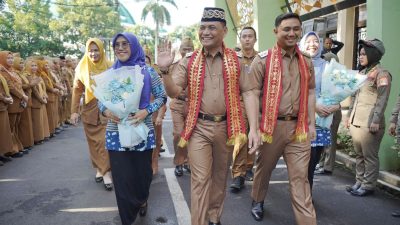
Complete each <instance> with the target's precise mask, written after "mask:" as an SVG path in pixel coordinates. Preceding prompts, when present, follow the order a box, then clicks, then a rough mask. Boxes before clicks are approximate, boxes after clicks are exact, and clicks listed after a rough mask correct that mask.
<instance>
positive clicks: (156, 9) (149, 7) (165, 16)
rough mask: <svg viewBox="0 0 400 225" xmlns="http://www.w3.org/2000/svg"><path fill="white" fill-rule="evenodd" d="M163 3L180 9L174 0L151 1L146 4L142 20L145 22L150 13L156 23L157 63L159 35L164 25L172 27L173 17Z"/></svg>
mask: <svg viewBox="0 0 400 225" xmlns="http://www.w3.org/2000/svg"><path fill="white" fill-rule="evenodd" d="M163 3H168V4H171V5H173V6H175V8H177V9H178V6H176V4H175V1H174V0H151V1H150V2H148V3H147V4H146V6H145V7H144V8H143V11H142V20H143V21H145V20H146V18H147V15H148V14H149V13H151V14H152V17H153V20H154V21H155V23H156V29H155V31H154V32H155V35H154V36H155V54H154V56H155V61H156V60H157V46H158V33H159V31H160V27H162V26H163V25H164V24H167V25H171V15H170V14H169V12H168V10H167V8H166V7H165V6H164V4H163Z"/></svg>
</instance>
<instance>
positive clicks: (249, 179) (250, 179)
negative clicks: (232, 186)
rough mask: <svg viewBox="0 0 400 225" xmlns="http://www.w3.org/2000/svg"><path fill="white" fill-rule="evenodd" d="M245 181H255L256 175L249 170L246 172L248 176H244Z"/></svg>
mask: <svg viewBox="0 0 400 225" xmlns="http://www.w3.org/2000/svg"><path fill="white" fill-rule="evenodd" d="M244 179H246V180H247V181H253V179H254V173H253V170H252V169H249V170H247V171H246V175H245V176H244Z"/></svg>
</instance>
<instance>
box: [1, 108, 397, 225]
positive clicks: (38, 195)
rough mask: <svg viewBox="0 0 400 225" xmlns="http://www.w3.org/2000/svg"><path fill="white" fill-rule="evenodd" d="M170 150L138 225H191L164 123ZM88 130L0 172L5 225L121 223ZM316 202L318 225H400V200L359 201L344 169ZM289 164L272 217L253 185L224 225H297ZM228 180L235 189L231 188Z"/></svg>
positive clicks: (230, 197)
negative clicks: (256, 215)
mask: <svg viewBox="0 0 400 225" xmlns="http://www.w3.org/2000/svg"><path fill="white" fill-rule="evenodd" d="M164 124H165V125H164V139H165V143H166V146H167V148H168V149H167V150H168V151H167V152H166V153H163V154H162V157H161V158H160V173H159V175H157V176H156V177H154V179H153V183H152V186H151V190H150V192H151V194H150V199H149V211H148V215H147V216H146V217H144V218H139V219H138V220H137V222H136V223H135V224H136V225H138V224H140V225H164V224H166V225H189V224H190V222H189V221H190V211H189V207H188V206H190V176H189V175H188V174H185V175H184V176H183V177H180V178H178V179H177V178H176V177H175V176H174V175H173V165H172V156H173V150H172V137H171V133H172V130H171V129H172V122H171V119H170V117H169V115H167V117H166V119H165V123H164ZM94 175H95V171H94V170H93V169H92V168H91V164H90V160H89V155H88V150H87V144H86V141H85V136H84V133H83V129H82V127H81V126H78V127H70V128H67V129H66V131H64V132H62V133H61V134H60V135H58V136H57V137H55V138H53V139H51V140H50V141H48V142H46V143H45V144H43V145H40V146H35V148H34V149H33V150H32V151H31V152H30V154H29V155H26V156H24V157H23V158H20V159H15V160H13V161H12V162H10V163H7V164H6V165H5V166H3V167H0V224H1V225H3V224H4V225H25V224H29V225H64V224H65V225H69V224H71V225H112V224H120V219H119V216H118V212H117V209H116V201H115V195H114V192H106V191H105V190H104V188H103V186H102V185H101V184H97V183H95V182H94ZM316 178H317V180H316V181H315V184H314V185H315V186H314V193H313V197H314V203H315V207H316V210H317V217H318V224H319V225H399V224H400V219H396V218H393V217H391V216H390V213H391V211H393V210H395V209H400V201H399V200H398V199H397V198H395V197H393V196H391V195H389V194H387V193H385V192H383V191H377V192H376V194H375V195H374V196H371V197H366V198H357V197H353V196H350V195H349V194H348V193H346V192H345V191H344V187H345V185H347V184H351V183H352V181H353V175H352V174H350V173H349V172H348V171H346V170H343V169H341V168H337V169H336V170H335V172H334V175H333V176H318V177H316ZM287 180H288V179H287V172H286V168H285V164H284V162H283V161H282V160H280V162H279V164H278V166H277V168H276V169H275V171H274V173H273V176H272V180H271V185H270V190H269V193H268V196H267V199H266V203H265V210H266V215H265V218H264V220H263V221H262V222H256V221H254V220H253V218H252V217H251V215H250V213H249V210H250V204H251V198H250V192H251V185H252V183H251V182H247V183H246V187H245V189H244V190H243V191H242V192H241V193H239V194H233V193H230V192H229V190H227V195H226V201H225V209H224V213H223V216H222V219H221V222H222V224H224V225H259V224H268V225H293V224H295V222H294V217H293V212H292V209H291V204H290V197H289V192H288V181H287ZM229 182H230V181H228V185H229Z"/></svg>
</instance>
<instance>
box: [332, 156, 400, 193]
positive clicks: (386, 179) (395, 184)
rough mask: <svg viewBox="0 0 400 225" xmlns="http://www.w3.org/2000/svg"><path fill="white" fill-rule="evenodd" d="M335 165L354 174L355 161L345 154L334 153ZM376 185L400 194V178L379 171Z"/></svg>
mask: <svg viewBox="0 0 400 225" xmlns="http://www.w3.org/2000/svg"><path fill="white" fill-rule="evenodd" d="M336 163H339V164H342V165H344V166H345V167H346V168H348V169H350V170H351V172H352V173H353V174H354V173H355V170H356V160H355V159H354V158H351V157H350V156H348V155H347V154H345V153H342V152H340V151H336ZM378 183H379V184H381V185H383V186H384V187H386V188H389V189H392V190H393V191H397V192H400V177H399V176H397V175H395V174H393V173H390V172H387V171H379V177H378Z"/></svg>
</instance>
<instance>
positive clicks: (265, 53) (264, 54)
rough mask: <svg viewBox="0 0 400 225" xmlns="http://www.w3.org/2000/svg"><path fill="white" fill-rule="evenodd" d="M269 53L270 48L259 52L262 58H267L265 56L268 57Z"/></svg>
mask: <svg viewBox="0 0 400 225" xmlns="http://www.w3.org/2000/svg"><path fill="white" fill-rule="evenodd" d="M267 55H268V50H266V51H262V52H259V53H258V56H260V57H261V58H265V57H267Z"/></svg>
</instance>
